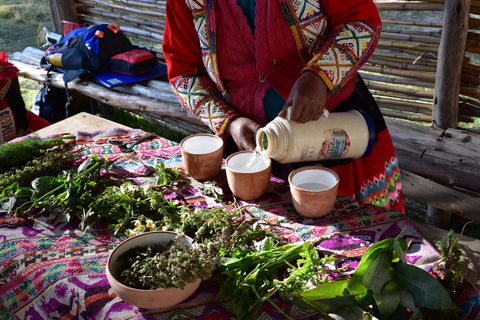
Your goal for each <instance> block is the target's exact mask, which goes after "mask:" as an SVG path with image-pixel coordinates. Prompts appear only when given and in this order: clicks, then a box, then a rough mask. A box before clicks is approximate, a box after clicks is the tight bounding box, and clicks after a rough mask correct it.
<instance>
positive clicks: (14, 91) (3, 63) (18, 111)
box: [0, 52, 50, 144]
mask: <svg viewBox="0 0 480 320" xmlns="http://www.w3.org/2000/svg"><path fill="white" fill-rule="evenodd" d="M17 73H18V69H17V68H16V67H15V66H14V65H13V64H11V63H10V62H8V55H7V54H6V53H5V52H0V144H3V143H5V142H8V141H10V140H12V139H14V138H16V137H18V136H21V135H26V134H29V133H31V132H33V131H36V130H39V129H41V128H44V127H46V126H48V125H50V123H49V122H48V121H46V120H44V119H43V118H40V117H39V116H37V115H35V114H34V113H33V112H31V111H30V110H27V109H26V108H25V102H24V101H23V98H22V95H21V92H20V84H19V82H18V74H17Z"/></svg>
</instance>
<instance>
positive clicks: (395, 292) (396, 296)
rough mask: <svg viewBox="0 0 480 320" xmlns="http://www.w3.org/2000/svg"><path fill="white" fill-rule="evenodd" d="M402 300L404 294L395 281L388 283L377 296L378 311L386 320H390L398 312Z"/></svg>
mask: <svg viewBox="0 0 480 320" xmlns="http://www.w3.org/2000/svg"><path fill="white" fill-rule="evenodd" d="M401 300H402V293H401V291H400V288H399V287H398V285H397V284H396V283H395V281H390V282H389V283H387V285H386V286H385V288H384V289H383V290H382V291H381V292H380V293H379V294H376V295H375V301H376V302H377V306H378V310H379V311H380V314H381V315H382V316H383V317H384V318H385V319H388V318H389V317H390V316H391V315H392V314H393V313H394V312H395V311H396V310H397V308H398V306H399V305H400V301H401Z"/></svg>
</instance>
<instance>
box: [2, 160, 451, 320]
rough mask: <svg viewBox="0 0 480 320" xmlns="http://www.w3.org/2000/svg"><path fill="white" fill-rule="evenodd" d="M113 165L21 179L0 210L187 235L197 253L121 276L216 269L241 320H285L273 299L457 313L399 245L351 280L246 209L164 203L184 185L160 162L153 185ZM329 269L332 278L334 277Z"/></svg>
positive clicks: (376, 310) (147, 262) (354, 310)
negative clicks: (263, 318)
mask: <svg viewBox="0 0 480 320" xmlns="http://www.w3.org/2000/svg"><path fill="white" fill-rule="evenodd" d="M59 163H62V165H63V164H64V161H63V160H61V161H60V160H59ZM112 164H113V161H108V160H106V159H105V158H99V157H97V156H93V157H91V158H89V159H88V160H86V161H85V162H84V163H82V164H81V165H80V166H79V167H78V168H74V169H71V170H64V171H58V168H59V167H61V166H60V165H57V166H56V168H57V172H56V174H52V175H43V176H40V177H36V178H35V179H33V181H32V183H31V186H26V184H25V183H21V182H22V181H27V180H28V179H27V178H22V179H21V180H17V181H15V182H12V183H11V184H9V185H8V186H4V187H3V189H2V188H0V191H1V194H0V196H1V201H2V203H1V205H2V206H1V208H0V212H4V213H14V214H16V215H19V216H25V215H28V216H32V215H35V214H36V215H40V214H43V213H51V212H54V213H56V214H57V215H59V216H60V218H62V219H63V220H64V221H66V222H74V221H75V222H77V223H79V225H80V228H82V229H83V230H88V229H98V228H108V229H110V230H112V231H113V233H114V234H115V235H117V236H132V235H136V234H140V233H143V232H147V231H154V230H170V231H176V232H179V233H181V234H185V235H187V236H189V237H191V238H192V239H193V241H194V243H195V245H194V248H193V249H192V248H188V247H185V246H173V247H172V248H170V249H168V250H164V249H162V250H158V248H150V249H146V250H145V251H143V252H139V253H137V254H135V255H133V256H131V257H130V259H131V260H130V261H129V262H131V267H130V268H127V269H126V270H125V272H124V273H123V274H122V277H124V278H125V282H126V283H125V284H127V285H130V286H133V287H137V288H141V289H153V288H161V287H170V286H176V287H180V288H183V286H184V285H185V283H188V282H192V281H194V280H195V279H197V278H201V279H208V278H210V277H211V276H212V274H213V273H215V272H216V273H218V274H219V275H221V276H222V277H223V279H224V281H223V284H222V286H221V289H220V294H221V295H223V296H225V297H229V298H231V303H232V308H233V311H234V312H235V314H236V317H237V318H238V319H250V318H251V316H252V315H253V314H255V312H257V311H258V309H259V307H260V305H261V304H263V303H264V302H270V303H271V304H272V305H273V306H274V308H276V309H277V311H278V312H280V313H282V314H283V315H284V317H285V318H287V319H288V318H289V316H288V315H287V314H285V313H284V311H283V310H282V308H280V307H278V306H277V305H275V303H274V302H273V300H272V296H273V295H277V296H278V297H280V298H281V299H283V300H288V301H291V302H294V303H295V304H296V305H297V306H299V307H302V308H306V309H309V310H316V311H318V312H319V313H321V314H325V315H327V314H328V316H326V317H327V318H328V317H331V318H337V319H339V317H340V319H341V318H342V317H347V316H348V315H350V317H351V316H352V315H357V314H358V315H360V316H364V315H365V314H367V315H369V316H370V317H371V316H375V317H377V318H380V319H393V318H394V317H400V318H402V317H405V316H406V315H411V316H412V317H413V318H421V317H422V315H423V314H424V312H425V311H428V312H427V313H426V314H428V315H430V316H432V315H433V316H435V315H437V316H438V314H448V315H450V316H451V315H452V314H454V313H455V312H457V311H458V310H457V309H456V308H455V306H454V305H453V303H452V301H451V299H450V297H449V295H448V292H447V291H446V290H445V289H444V287H442V285H441V283H440V282H439V281H438V280H439V279H440V276H439V274H440V272H437V273H436V275H437V278H435V277H433V276H431V275H430V274H428V273H426V272H425V271H423V270H421V269H419V268H417V267H415V266H411V265H409V264H407V263H406V260H405V251H406V250H407V244H406V243H405V241H404V240H402V239H399V238H397V239H386V240H383V241H380V242H378V243H376V244H374V245H373V246H371V247H370V248H369V249H368V250H367V252H366V253H365V254H364V256H363V257H362V259H361V261H360V264H359V266H358V267H357V269H356V270H355V271H354V272H353V273H352V274H348V273H343V271H344V270H343V269H339V268H337V267H336V266H335V264H334V262H335V257H334V256H329V255H323V254H322V253H321V252H319V251H318V250H317V245H318V244H319V243H320V242H321V241H322V240H323V239H315V240H312V241H300V242H295V243H288V244H285V243H283V241H282V239H281V238H279V237H272V236H273V232H272V231H271V230H272V229H269V226H268V225H266V224H265V223H262V221H255V220H253V219H251V218H249V219H245V209H246V208H244V207H241V206H239V205H238V204H236V203H230V204H224V205H223V206H221V207H216V208H195V209H192V208H191V207H190V206H187V205H179V204H178V203H177V202H176V201H175V200H171V199H169V198H167V197H166V196H165V194H167V193H168V192H169V191H175V189H176V188H180V187H183V186H184V185H185V183H186V180H185V179H184V178H183V174H184V173H183V171H181V170H179V169H178V168H166V167H165V165H164V163H163V162H158V163H156V164H155V165H154V166H153V167H152V170H153V172H155V182H156V185H153V186H152V185H149V186H144V187H142V186H138V185H134V184H132V183H129V182H122V183H121V184H118V182H117V183H113V182H112V181H111V180H109V179H105V177H104V175H103V174H102V173H103V172H105V171H106V170H108V168H109V167H110V166H111V165H112ZM49 170H50V169H49ZM52 172H54V171H53V169H52ZM204 187H205V189H204V190H203V191H204V192H205V193H207V192H208V193H209V194H210V195H212V196H215V197H217V198H218V197H220V196H221V195H220V193H221V188H218V187H217V186H215V185H213V184H211V185H205V186H204ZM274 239H276V240H274ZM450 240H451V241H450V242H447V240H444V241H445V242H444V243H443V246H444V251H445V256H447V257H450V259H449V260H448V261H447V260H445V264H446V265H448V268H449V270H450V271H451V272H453V273H452V274H450V273H446V276H447V277H449V278H448V279H447V281H449V282H451V283H452V282H453V283H454V282H455V281H456V280H457V279H458V278H457V277H456V276H455V272H456V271H457V269H456V266H458V263H459V259H458V258H459V256H458V252H457V251H455V250H454V249H455V247H454V245H452V243H451V242H452V241H453V240H452V239H451V238H450ZM152 270H155V271H154V272H152ZM332 273H333V274H335V278H334V279H335V280H332V279H331V278H330V277H329V275H330V274H332Z"/></svg>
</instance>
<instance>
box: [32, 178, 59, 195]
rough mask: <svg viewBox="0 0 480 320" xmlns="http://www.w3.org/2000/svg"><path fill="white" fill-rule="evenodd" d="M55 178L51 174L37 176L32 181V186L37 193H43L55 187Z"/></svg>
mask: <svg viewBox="0 0 480 320" xmlns="http://www.w3.org/2000/svg"><path fill="white" fill-rule="evenodd" d="M54 182H55V178H54V177H51V176H42V177H38V178H36V179H35V180H33V181H32V188H33V189H34V190H35V192H36V193H37V194H39V195H42V194H45V193H47V192H49V191H51V190H52V189H54V188H55V187H56V184H55V183H54Z"/></svg>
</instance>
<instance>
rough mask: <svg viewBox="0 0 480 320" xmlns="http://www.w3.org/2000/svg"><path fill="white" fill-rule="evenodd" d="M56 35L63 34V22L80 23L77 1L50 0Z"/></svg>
mask: <svg viewBox="0 0 480 320" xmlns="http://www.w3.org/2000/svg"><path fill="white" fill-rule="evenodd" d="M48 2H49V3H50V11H51V12H52V20H53V26H54V29H55V32H56V33H59V34H63V24H62V20H66V21H70V22H78V15H77V10H76V7H75V0H48Z"/></svg>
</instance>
